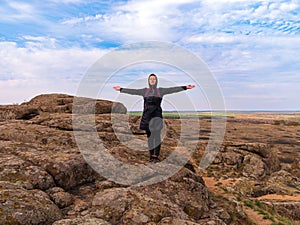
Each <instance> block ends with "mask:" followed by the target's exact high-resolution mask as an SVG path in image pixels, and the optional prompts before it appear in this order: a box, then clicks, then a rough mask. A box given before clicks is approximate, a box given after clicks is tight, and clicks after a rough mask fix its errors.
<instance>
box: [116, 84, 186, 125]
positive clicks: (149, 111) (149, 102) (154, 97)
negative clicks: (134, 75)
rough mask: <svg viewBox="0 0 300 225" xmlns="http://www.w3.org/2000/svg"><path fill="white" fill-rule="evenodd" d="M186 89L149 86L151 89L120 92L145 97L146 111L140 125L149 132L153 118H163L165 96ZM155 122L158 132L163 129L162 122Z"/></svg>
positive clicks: (182, 87) (126, 89) (123, 89)
mask: <svg viewBox="0 0 300 225" xmlns="http://www.w3.org/2000/svg"><path fill="white" fill-rule="evenodd" d="M156 84H157V82H156ZM186 89H187V88H186V86H178V87H169V88H157V87H156V85H155V86H154V87H152V86H151V85H149V88H142V89H129V88H121V90H120V92H121V93H126V94H131V95H140V96H143V97H144V110H143V115H142V119H141V123H140V129H142V130H147V129H149V122H150V120H151V119H152V118H155V117H159V118H162V108H161V102H162V98H163V96H165V95H167V94H172V93H176V92H180V91H183V90H186ZM155 121H156V124H154V125H153V126H154V127H155V128H156V130H160V129H162V120H155Z"/></svg>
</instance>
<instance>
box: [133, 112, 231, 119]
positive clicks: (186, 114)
mask: <svg viewBox="0 0 300 225" xmlns="http://www.w3.org/2000/svg"><path fill="white" fill-rule="evenodd" d="M128 114H129V115H131V116H141V115H142V112H128ZM217 116H231V114H227V113H222V112H212V113H210V112H163V117H164V118H170V119H179V118H211V117H217Z"/></svg>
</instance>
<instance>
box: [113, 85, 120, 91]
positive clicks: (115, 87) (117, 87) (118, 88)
mask: <svg viewBox="0 0 300 225" xmlns="http://www.w3.org/2000/svg"><path fill="white" fill-rule="evenodd" d="M113 89H115V90H116V91H120V90H121V87H120V86H114V87H113Z"/></svg>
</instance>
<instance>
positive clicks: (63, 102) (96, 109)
mask: <svg viewBox="0 0 300 225" xmlns="http://www.w3.org/2000/svg"><path fill="white" fill-rule="evenodd" d="M74 98H75V100H76V104H75V106H74V107H76V109H77V111H78V112H80V113H85V114H88V113H92V114H94V113H95V114H105V113H112V112H113V113H121V114H124V113H126V112H127V109H126V107H125V106H124V105H123V104H121V103H118V102H112V101H108V100H99V99H90V98H84V97H74V96H71V95H66V94H44V95H39V96H36V97H35V98H33V99H32V100H30V101H29V102H25V103H22V104H21V105H10V106H0V120H9V119H23V120H29V119H32V118H33V117H35V116H38V115H40V114H41V113H72V111H73V103H74Z"/></svg>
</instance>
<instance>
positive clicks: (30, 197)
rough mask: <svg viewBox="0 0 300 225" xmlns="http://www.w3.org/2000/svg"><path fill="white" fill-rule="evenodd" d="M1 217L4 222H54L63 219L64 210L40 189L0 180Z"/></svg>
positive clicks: (26, 223) (27, 224) (27, 223)
mask: <svg viewBox="0 0 300 225" xmlns="http://www.w3.org/2000/svg"><path fill="white" fill-rule="evenodd" d="M0 199H1V200H0V218H1V223H2V224H24V225H34V224H52V223H53V222H54V221H57V220H59V219H62V212H61V211H60V209H59V208H58V207H57V206H56V205H55V204H54V203H53V202H52V201H51V200H50V198H49V196H48V195H47V194H46V193H45V192H42V191H40V190H36V189H35V190H26V189H23V188H22V187H21V186H18V185H15V184H12V183H9V182H3V181H0Z"/></svg>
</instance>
